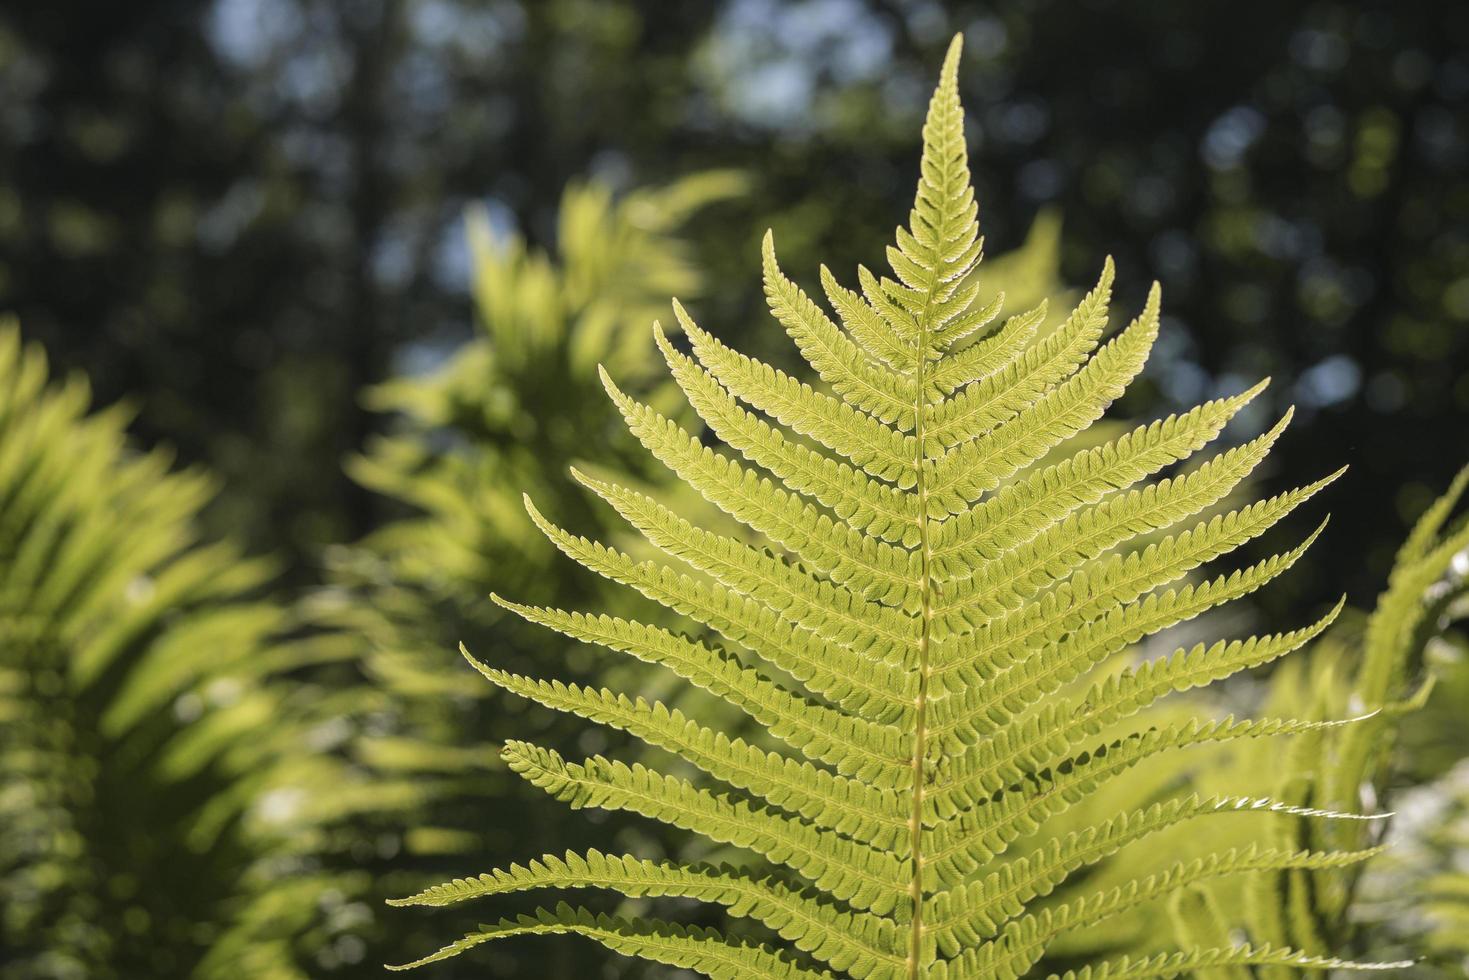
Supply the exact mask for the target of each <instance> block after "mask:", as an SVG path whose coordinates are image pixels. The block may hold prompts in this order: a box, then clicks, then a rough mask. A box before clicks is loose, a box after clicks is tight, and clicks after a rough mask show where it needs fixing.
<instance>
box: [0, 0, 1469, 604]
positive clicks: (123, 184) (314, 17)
mask: <svg viewBox="0 0 1469 980" xmlns="http://www.w3.org/2000/svg"><path fill="white" fill-rule="evenodd" d="M956 30H963V31H965V32H966V35H967V40H968V44H967V48H966V53H965V65H964V69H963V72H962V86H963V95H964V98H965V101H966V103H967V106H968V108H969V110H970V118H971V132H970V142H971V146H972V149H973V152H974V163H975V169H976V173H977V179H978V183H979V188H980V201H981V220H982V222H983V225H984V227H985V230H986V233H987V239H988V241H989V243H990V247H991V251H999V250H1004V249H1006V248H1009V247H1011V246H1013V245H1015V244H1017V243H1018V242H1019V240H1020V238H1021V237H1022V235H1023V232H1024V230H1025V229H1026V228H1027V227H1028V225H1029V222H1030V221H1031V220H1032V218H1033V217H1034V216H1035V215H1036V214H1037V213H1038V211H1039V210H1040V209H1042V208H1047V207H1054V208H1056V209H1058V210H1059V212H1060V214H1061V215H1062V216H1063V218H1064V229H1065V230H1064V251H1063V259H1064V263H1063V265H1064V269H1065V272H1066V275H1067V278H1068V279H1069V280H1071V281H1072V282H1083V281H1090V279H1091V278H1092V277H1093V276H1094V273H1095V269H1096V268H1097V266H1098V264H1099V262H1100V260H1101V257H1102V256H1103V255H1104V254H1106V253H1111V254H1113V255H1115V256H1116V258H1117V261H1118V263H1119V269H1120V282H1121V283H1123V294H1122V295H1123V299H1124V300H1125V301H1127V302H1128V303H1129V304H1135V303H1137V302H1138V301H1140V298H1141V295H1142V293H1143V292H1144V290H1145V289H1146V287H1147V284H1148V282H1149V281H1150V280H1151V279H1153V278H1158V279H1160V280H1162V282H1163V284H1164V286H1165V294H1164V295H1165V312H1166V313H1167V314H1168V319H1167V322H1166V325H1165V331H1164V336H1163V340H1162V341H1161V342H1160V344H1161V354H1160V356H1159V357H1158V359H1157V361H1156V363H1155V364H1154V365H1153V366H1152V367H1151V368H1150V378H1151V382H1152V384H1151V395H1150V396H1149V397H1148V398H1146V399H1141V400H1140V399H1137V398H1136V397H1134V398H1133V399H1132V401H1131V402H1130V403H1129V404H1128V405H1127V406H1126V407H1127V408H1128V410H1129V411H1131V412H1134V413H1138V414H1160V413H1162V412H1163V411H1165V410H1167V409H1170V408H1173V407H1176V406H1180V405H1184V404H1187V403H1192V402H1194V401H1195V400H1197V399H1199V398H1200V397H1203V396H1207V395H1208V394H1210V393H1212V392H1213V391H1215V390H1216V389H1217V390H1227V391H1235V390H1239V388H1240V387H1241V386H1242V384H1243V380H1244V379H1250V378H1254V377H1257V376H1259V375H1262V374H1269V375H1272V376H1273V377H1274V379H1275V384H1274V386H1273V387H1272V389H1271V393H1270V397H1272V398H1273V399H1274V400H1275V403H1276V404H1275V406H1274V407H1275V408H1277V409H1279V408H1283V407H1284V406H1285V405H1286V404H1288V403H1294V404H1296V405H1297V406H1298V409H1299V414H1298V423H1297V425H1296V426H1295V427H1294V428H1293V429H1292V430H1291V433H1290V434H1289V435H1288V437H1287V439H1286V441H1285V442H1284V445H1283V447H1282V450H1283V451H1281V452H1280V453H1279V454H1278V455H1279V458H1280V460H1281V462H1279V463H1277V464H1275V470H1274V472H1273V473H1271V474H1270V476H1269V482H1270V483H1272V484H1274V485H1279V486H1285V485H1286V484H1294V483H1298V482H1300V481H1303V480H1305V479H1308V478H1313V477H1315V476H1317V475H1320V474H1323V473H1325V472H1327V471H1329V470H1330V469H1333V468H1335V467H1336V466H1337V465H1338V464H1341V463H1349V464H1351V465H1352V467H1353V469H1352V472H1351V474H1350V475H1349V477H1348V478H1347V480H1346V481H1345V482H1344V483H1343V484H1339V485H1338V487H1337V488H1335V489H1334V490H1333V492H1332V494H1331V496H1330V499H1329V504H1328V505H1329V507H1330V508H1331V510H1332V511H1333V512H1334V516H1335V521H1336V523H1335V528H1334V531H1333V532H1332V533H1330V534H1328V535H1327V536H1326V538H1325V539H1324V540H1323V541H1322V542H1321V544H1320V545H1318V546H1317V548H1316V549H1315V550H1314V551H1313V552H1312V556H1313V557H1312V558H1311V559H1310V561H1311V562H1312V564H1311V565H1310V567H1309V568H1308V569H1307V570H1306V571H1305V572H1303V573H1300V574H1298V575H1297V576H1295V577H1293V579H1292V584H1291V585H1290V586H1289V587H1282V588H1281V589H1279V590H1276V591H1275V593H1274V595H1275V597H1276V599H1277V600H1278V601H1280V602H1282V603H1286V602H1290V601H1293V600H1294V599H1295V598H1298V597H1300V593H1301V592H1304V593H1306V594H1307V595H1308V596H1309V598H1311V599H1313V600H1319V599H1321V598H1323V597H1325V596H1326V595H1327V594H1329V593H1331V592H1334V591H1338V590H1343V589H1345V590H1347V591H1348V592H1349V593H1350V594H1351V597H1352V599H1353V601H1355V602H1358V603H1361V604H1365V603H1367V602H1368V601H1370V598H1371V596H1372V595H1373V594H1374V592H1375V591H1376V590H1377V589H1378V588H1379V587H1380V584H1381V581H1382V577H1383V575H1384V573H1385V570H1386V567H1387V562H1388V560H1389V558H1390V555H1391V550H1392V548H1393V547H1394V545H1395V543H1396V542H1397V541H1399V540H1400V539H1401V537H1402V533H1403V529H1404V526H1405V523H1406V520H1407V518H1408V516H1410V515H1411V514H1414V513H1416V512H1417V511H1418V510H1419V509H1421V507H1422V506H1423V504H1424V503H1425V502H1426V500H1427V499H1428V498H1429V497H1430V495H1431V494H1432V493H1433V492H1435V491H1436V490H1437V489H1438V488H1441V487H1442V486H1443V485H1444V484H1445V483H1446V482H1447V480H1448V478H1449V476H1450V475H1451V474H1452V472H1453V471H1454V469H1455V468H1456V467H1457V466H1458V465H1459V463H1460V462H1461V460H1462V458H1463V456H1464V451H1465V449H1466V447H1469V437H1466V434H1465V433H1466V426H1465V424H1464V422H1465V419H1466V418H1469V371H1466V368H1469V339H1466V337H1469V167H1466V157H1469V5H1465V4H1462V3H1451V2H1440V3H1432V2H1428V3H1358V2H1352V3H1346V2H1318V3H1308V4H1283V3H1278V2H1237V3H1229V4H1223V3H1197V4H1162V3H1141V4H1124V3H1110V2H1101V0H1092V2H1085V3H1048V2H1045V0H997V2H993V3H983V4H980V3H949V4H944V5H940V4H938V3H934V2H924V0H912V2H900V0H891V2H880V0H804V2H789V3H777V2H774V0H729V2H724V3H714V4H666V3H659V2H653V0H644V2H635V0H611V2H609V0H598V2H592V0H537V2H522V0H485V2H478V3H475V2H459V0H347V2H336V0H332V2H325V0H321V2H316V0H140V2H137V3H131V4H125V5H111V6H108V5H103V6H98V5H95V4H92V3H82V2H77V0H52V2H48V3H30V4H10V5H7V7H6V9H5V11H4V13H3V14H0V308H3V309H6V310H11V311H14V312H16V313H18V314H19V316H20V319H21V322H22V324H23V325H24V328H25V330H26V332H27V334H28V335H29V336H30V337H32V338H35V339H38V340H41V341H42V342H44V344H45V345H46V346H47V347H48V348H49V350H50V352H51V354H52V356H53V358H54V359H55V360H56V361H57V362H58V364H59V365H60V366H62V367H67V368H80V369H84V370H85V371H86V372H87V373H88V374H89V375H90V376H91V378H92V379H93V381H94V384H95V387H96V388H97V390H98V395H99V397H100V399H101V400H102V401H104V402H110V401H113V400H116V399H122V398H126V399H129V400H131V401H132V403H133V404H134V405H135V406H136V408H137V420H136V423H135V426H134V430H135V433H136V435H137V436H138V437H139V438H140V440H142V441H143V442H145V443H150V444H151V443H153V442H156V441H160V440H161V441H165V442H167V443H169V444H171V445H173V446H174V447H176V448H177V451H178V453H179V455H180V456H181V457H182V458H183V459H184V460H186V461H198V462H202V463H205V464H207V465H209V466H210V467H212V468H214V469H215V470H216V471H217V472H218V473H220V474H221V475H222V477H223V479H224V481H225V486H226V489H225V492H224V495H223V496H222V498H221V499H220V501H219V502H218V503H217V504H216V505H215V507H214V509H213V510H212V511H211V520H212V521H213V522H214V524H215V527H216V528H217V529H219V530H228V531H231V532H233V533H243V534H245V535H246V536H247V537H248V539H249V541H250V542H251V544H252V545H253V546H254V547H256V548H257V549H259V550H262V551H269V552H273V553H276V554H279V555H283V556H285V558H286V560H287V561H288V562H289V566H290V568H291V570H292V574H293V575H294V577H295V580H296V581H298V582H301V583H309V582H311V581H312V580H313V579H314V577H315V574H316V568H317V565H318V563H319V554H320V550H321V548H322V547H323V546H324V545H327V544H330V543H332V542H340V541H345V540H351V539H354V538H356V537H358V536H359V535H360V534H361V533H362V532H364V531H366V530H367V529H369V528H370V527H372V526H374V525H375V524H376V523H377V522H378V521H379V520H380V519H381V518H382V516H383V513H382V512H383V508H384V507H385V506H386V505H385V504H384V503H383V502H382V501H380V500H377V499H375V498H374V497H373V496H371V495H370V494H369V493H368V492H367V491H365V490H364V489H362V488H361V487H360V486H358V485H357V484H355V483H353V482H351V481H350V480H348V479H347V478H346V477H345V476H344V475H343V471H342V462H343V459H344V458H345V457H347V456H348V455H350V454H352V453H353V452H354V451H356V450H358V449H359V448H361V447H362V446H363V444H364V440H365V439H367V438H368V437H369V436H370V435H371V434H372V432H373V430H374V428H375V427H378V426H382V425H384V424H386V421H385V419H384V418H383V417H382V416H380V415H376V414H373V413H369V412H368V411H366V410H365V409H364V408H363V407H362V404H361V401H360V399H359V393H360V392H361V390H362V389H363V387H364V386H366V385H368V384H370V383H373V382H376V381H379V380H382V379H384V378H386V377H388V376H390V375H391V374H394V373H400V372H403V371H405V370H406V371H415V370H423V369H427V368H430V367H432V366H433V365H435V364H436V363H438V362H439V361H440V360H442V358H443V357H444V356H445V355H446V354H447V352H449V351H451V350H452V349H453V348H454V346H455V345H456V344H457V343H458V342H459V341H461V340H463V339H464V338H467V337H468V336H469V335H470V333H471V330H472V318H471V313H470V304H469V299H468V294H467V268H468V262H467V258H466V250H465V246H464V244H463V233H462V214H463V209H464V207H465V205H466V204H468V203H470V202H483V203H484V204H486V205H487V206H488V208H489V213H490V215H491V217H492V220H493V222H495V223H496V224H498V225H500V226H502V227H511V226H514V227H518V228H520V229H521V230H523V231H524V232H525V233H526V234H527V235H528V236H529V238H530V239H531V240H532V241H533V242H542V243H549V242H548V240H549V239H550V237H551V236H552V234H553V229H554V221H553V218H554V212H555V206H556V203H557V201H558V200H559V197H560V193H561V190H562V188H563V185H564V184H565V183H566V182H567V181H569V180H572V179H574V178H578V177H582V176H586V175H595V176H599V177H601V178H603V179H605V180H608V181H610V182H612V183H613V184H614V185H615V186H619V187H627V188H631V187H635V186H639V185H645V184H650V183H655V182H659V181H664V180H667V179H669V178H672V177H675V176H678V175H683V174H686V173H690V172H693V171H696V170H700V169H704V168H709V167H713V166H718V167H737V168H742V169H745V170H746V171H748V172H749V174H750V175H751V176H752V178H753V183H752V185H751V189H750V192H749V193H748V194H746V195H745V196H743V197H742V198H739V199H737V200H734V201H732V202H727V203H724V204H721V205H719V206H718V207H716V208H713V209H710V210H709V211H708V212H706V213H705V214H704V215H703V216H701V218H700V219H699V220H698V221H697V222H696V223H695V224H694V226H693V229H692V232H691V234H692V236H693V238H694V240H695V241H696V242H697V244H698V246H699V255H700V259H701V261H702V263H703V264H704V266H705V267H706V268H707V270H708V272H709V281H710V282H711V283H712V284H713V290H712V292H711V294H710V295H709V296H708V297H707V298H706V299H705V301H704V304H703V305H704V307H705V310H706V313H705V319H706V320H707V322H708V323H710V324H712V325H715V326H716V328H717V329H718V330H719V331H721V332H722V333H723V334H724V335H725V336H727V337H731V338H733V339H734V340H735V341H736V342H737V343H738V344H743V345H744V346H746V347H750V348H754V349H756V350H768V349H774V348H775V345H774V344H770V343H768V342H767V341H766V340H764V339H762V338H763V336H764V335H771V334H773V332H774V328H773V326H771V324H770V322H769V321H768V320H765V319H763V318H762V317H761V315H760V310H759V307H758V301H759V291H758V281H757V276H756V272H757V253H756V249H757V243H758V238H759V235H760V233H761V232H762V231H763V229H764V228H765V227H767V226H774V227H775V228H776V230H777V233H778V234H779V235H780V237H781V240H782V243H783V246H784V258H785V264H786V266H787V267H788V268H791V269H793V270H801V271H802V274H804V273H805V272H808V271H810V270H812V269H814V264H815V262H816V261H817V259H818V258H823V259H826V260H827V261H829V262H831V263H832V264H833V266H834V267H836V268H850V266H851V265H852V263H854V262H855V261H857V260H858V259H862V260H864V261H868V262H871V261H874V260H877V259H879V258H880V256H881V251H880V249H881V246H882V243H883V241H884V240H885V238H886V236H887V234H888V232H889V230H890V229H891V227H892V226H893V225H895V224H896V223H898V222H899V221H900V220H901V219H902V218H903V217H904V216H905V214H906V204H907V201H908V200H909V199H910V197H911V192H912V183H913V179H914V176H915V172H916V159H917V157H916V149H915V147H916V141H915V135H916V132H917V127H918V123H919V119H920V114H921V111H922V108H923V103H924V99H925V96H926V92H927V90H928V86H929V85H930V84H931V81H932V76H933V72H934V70H935V68H936V65H937V62H938V60H939V57H940V53H941V49H942V47H943V45H944V44H945V43H946V41H947V40H948V37H949V36H950V34H951V33H952V32H954V31H956ZM756 331H759V332H763V334H761V335H757V336H754V337H753V339H752V332H756ZM1293 590H1294V591H1293Z"/></svg>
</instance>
